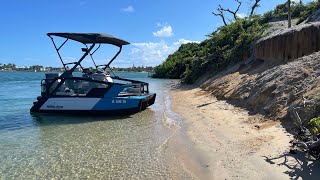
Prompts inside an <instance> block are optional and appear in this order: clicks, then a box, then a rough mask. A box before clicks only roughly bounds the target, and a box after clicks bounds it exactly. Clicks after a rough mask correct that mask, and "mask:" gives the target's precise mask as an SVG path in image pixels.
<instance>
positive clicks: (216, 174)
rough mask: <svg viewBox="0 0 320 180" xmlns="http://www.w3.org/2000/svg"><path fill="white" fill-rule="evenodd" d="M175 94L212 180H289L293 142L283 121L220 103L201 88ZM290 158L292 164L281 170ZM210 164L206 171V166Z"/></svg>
mask: <svg viewBox="0 0 320 180" xmlns="http://www.w3.org/2000/svg"><path fill="white" fill-rule="evenodd" d="M188 87H190V86H186V88H185V86H183V87H180V88H177V89H172V90H171V108H172V110H173V111H174V112H176V113H178V114H179V115H180V116H181V117H182V118H183V122H184V124H185V125H186V134H187V136H188V138H189V139H190V140H191V141H192V142H193V144H194V149H195V150H196V151H197V152H198V153H199V155H200V156H201V159H203V160H204V161H205V162H201V166H202V167H203V168H204V169H205V170H206V171H207V172H208V177H210V178H209V179H239V178H241V179H244V178H245V179H256V178H259V179H270V178H273V179H288V178H290V176H289V175H290V174H289V173H288V172H290V171H292V170H291V168H290V167H291V166H294V165H296V161H294V157H286V156H285V155H287V153H288V151H289V148H290V144H289V141H290V140H291V139H292V138H291V135H290V134H289V133H287V132H286V131H285V129H284V128H283V127H282V126H281V124H280V122H277V121H270V120H269V121H266V120H265V119H264V118H263V117H261V116H259V115H249V113H248V111H246V110H244V109H241V108H238V107H234V106H233V105H231V104H228V103H227V102H225V101H219V100H217V99H216V98H215V97H213V96H212V95H210V94H209V93H207V92H205V91H202V90H201V89H200V88H193V89H189V88H188ZM286 158H288V164H285V165H282V166H280V165H279V164H281V163H282V162H284V161H286ZM203 164H205V166H203Z"/></svg>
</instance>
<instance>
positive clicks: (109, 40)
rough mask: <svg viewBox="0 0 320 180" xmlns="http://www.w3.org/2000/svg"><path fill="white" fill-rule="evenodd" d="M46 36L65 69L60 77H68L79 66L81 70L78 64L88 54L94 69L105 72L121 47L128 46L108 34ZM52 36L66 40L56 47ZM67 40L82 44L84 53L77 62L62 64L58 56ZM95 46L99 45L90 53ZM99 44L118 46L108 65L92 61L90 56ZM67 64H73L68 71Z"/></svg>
mask: <svg viewBox="0 0 320 180" xmlns="http://www.w3.org/2000/svg"><path fill="white" fill-rule="evenodd" d="M47 35H48V36H49V37H50V38H51V41H52V43H53V45H54V48H55V49H56V51H57V53H58V56H59V58H60V61H61V63H62V64H63V67H64V69H65V72H64V73H63V74H62V76H68V75H70V74H71V73H72V72H73V71H74V70H75V69H76V68H77V67H78V66H80V67H81V69H82V70H83V67H82V66H81V64H80V63H81V62H82V61H83V60H84V58H85V57H86V56H88V54H90V57H91V59H92V61H93V63H94V65H95V66H96V68H98V67H99V66H104V68H103V70H106V68H108V67H109V66H110V64H111V63H112V62H113V61H114V60H115V59H116V58H117V56H118V55H119V54H120V52H121V50H122V46H123V45H127V44H130V43H129V42H127V41H125V40H122V39H119V38H116V37H113V36H111V35H109V34H103V33H48V34H47ZM52 36H57V37H62V38H66V40H65V41H64V42H63V43H62V44H61V45H60V46H59V47H57V45H56V43H55V42H54V39H53V37H52ZM69 39H71V40H74V41H78V42H80V43H82V44H84V45H85V46H86V48H82V51H83V52H84V54H83V55H82V57H81V58H80V59H79V60H78V61H77V62H71V63H64V62H63V59H62V57H61V55H60V52H59V50H60V49H61V48H62V47H63V46H64V45H65V43H66V42H67V41H68V40H69ZM88 44H91V45H90V47H89V48H88ZM96 44H99V46H98V47H97V48H96V49H95V50H94V51H93V52H92V53H90V52H91V50H92V49H93V48H94V46H95V45H96ZM101 44H112V45H115V46H118V47H119V48H120V49H119V51H118V52H117V53H116V55H115V56H114V57H113V58H112V59H111V60H110V61H109V63H108V64H104V65H96V63H95V61H94V60H93V57H92V56H93V54H94V53H95V52H96V51H97V50H98V49H99V47H100V45H101ZM69 64H74V66H73V67H72V68H71V69H70V70H69V71H68V70H67V68H66V65H69Z"/></svg>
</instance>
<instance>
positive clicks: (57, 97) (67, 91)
mask: <svg viewBox="0 0 320 180" xmlns="http://www.w3.org/2000/svg"><path fill="white" fill-rule="evenodd" d="M47 35H48V36H49V37H50V38H51V40H52V43H53V45H54V48H55V49H56V51H57V53H58V56H59V58H60V60H61V62H62V64H63V67H64V72H63V73H62V74H61V75H59V74H58V73H47V74H46V78H45V79H43V80H42V81H41V96H39V97H38V98H37V101H36V102H34V103H33V106H32V108H31V109H30V111H31V112H41V113H68V114H91V115H107V114H133V113H137V112H139V111H142V110H144V109H146V108H147V107H148V106H150V105H152V104H154V102H155V98H156V94H155V93H150V92H149V84H148V83H146V82H142V81H137V80H131V79H125V78H120V77H118V76H116V75H114V73H113V72H112V70H111V69H110V64H111V63H112V62H113V61H114V60H115V59H116V57H117V56H118V55H119V54H120V52H121V50H122V46H124V45H128V44H129V43H128V42H127V41H124V40H122V39H119V38H116V37H113V36H111V35H108V34H102V33H48V34H47ZM54 37H55V38H56V37H60V38H65V41H64V42H63V43H62V44H61V45H60V46H59V47H58V46H57V45H56V42H55V40H54ZM69 40H74V41H77V42H80V43H82V44H83V45H84V46H85V47H84V48H81V50H82V52H83V53H84V54H83V55H82V57H81V58H80V59H79V60H78V61H76V62H69V63H65V62H64V61H63V59H62V56H61V55H60V50H61V48H62V47H63V46H64V45H65V44H66V43H67V41H69ZM104 44H109V45H114V46H117V47H119V51H118V52H117V53H116V54H115V56H114V57H113V58H112V59H111V60H110V61H109V62H108V63H107V64H103V65H97V64H96V63H95V61H94V59H93V54H94V53H95V52H96V51H97V50H98V49H99V48H100V46H101V45H104ZM87 56H90V58H91V59H92V61H93V63H94V65H95V69H93V72H92V70H91V71H90V70H89V69H88V68H84V67H83V66H82V65H81V62H82V61H83V60H84V59H85V58H86V57H87ZM67 65H73V67H72V68H68V66H67ZM79 69H80V71H81V75H80V76H79V75H78V76H75V75H74V74H75V73H74V72H75V70H79ZM111 73H112V74H113V76H111V75H110V74H111ZM78 74H79V73H78Z"/></svg>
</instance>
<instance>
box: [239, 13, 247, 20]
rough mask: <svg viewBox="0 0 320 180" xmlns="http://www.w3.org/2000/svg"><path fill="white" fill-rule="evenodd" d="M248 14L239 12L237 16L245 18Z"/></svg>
mask: <svg viewBox="0 0 320 180" xmlns="http://www.w3.org/2000/svg"><path fill="white" fill-rule="evenodd" d="M247 16H248V15H247V14H246V13H237V17H239V18H241V19H242V18H245V17H247Z"/></svg>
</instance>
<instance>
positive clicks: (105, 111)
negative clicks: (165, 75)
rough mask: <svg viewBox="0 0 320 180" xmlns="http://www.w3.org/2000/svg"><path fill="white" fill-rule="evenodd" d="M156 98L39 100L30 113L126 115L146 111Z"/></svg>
mask: <svg viewBox="0 0 320 180" xmlns="http://www.w3.org/2000/svg"><path fill="white" fill-rule="evenodd" d="M155 98H156V94H148V95H143V96H129V97H115V98H88V97H52V98H47V99H45V98H39V99H38V101H37V102H35V103H34V105H33V107H32V108H31V109H30V111H31V112H33V113H50V114H52V113H54V114H73V115H125V114H134V113H137V112H140V111H142V110H144V109H146V108H147V107H148V106H150V105H152V104H154V102H155Z"/></svg>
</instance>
